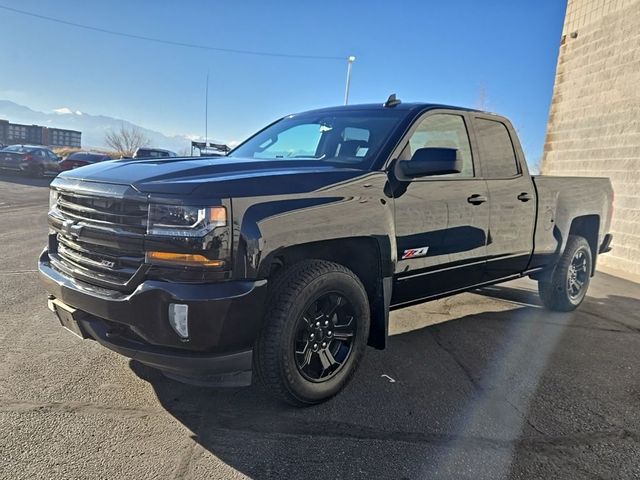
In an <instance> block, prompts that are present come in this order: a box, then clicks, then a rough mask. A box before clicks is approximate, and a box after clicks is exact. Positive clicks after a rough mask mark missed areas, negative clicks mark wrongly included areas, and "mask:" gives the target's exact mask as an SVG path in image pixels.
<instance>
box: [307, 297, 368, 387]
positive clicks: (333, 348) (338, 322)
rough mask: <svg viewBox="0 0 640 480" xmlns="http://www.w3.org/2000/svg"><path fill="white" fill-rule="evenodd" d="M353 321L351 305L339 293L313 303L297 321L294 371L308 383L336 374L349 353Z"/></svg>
mask: <svg viewBox="0 0 640 480" xmlns="http://www.w3.org/2000/svg"><path fill="white" fill-rule="evenodd" d="M356 330H357V320H356V318H355V314H354V311H353V306H352V305H351V303H350V302H349V301H348V300H347V299H346V298H345V297H343V296H342V295H340V294H339V293H327V294H324V295H322V296H321V297H320V298H318V299H317V300H315V301H313V302H312V303H311V305H310V306H309V308H307V310H306V311H305V312H304V314H303V315H302V316H301V317H300V319H299V320H298V330H297V333H296V339H295V346H294V348H295V358H296V365H297V367H298V370H299V371H300V373H301V374H302V376H303V377H304V378H306V379H307V380H309V381H312V382H324V381H327V380H328V379H330V378H332V377H333V376H334V375H336V374H337V373H338V372H339V371H340V369H341V368H342V366H343V365H344V364H345V363H346V362H347V360H348V359H349V356H350V355H351V352H352V350H353V339H354V335H355V333H356Z"/></svg>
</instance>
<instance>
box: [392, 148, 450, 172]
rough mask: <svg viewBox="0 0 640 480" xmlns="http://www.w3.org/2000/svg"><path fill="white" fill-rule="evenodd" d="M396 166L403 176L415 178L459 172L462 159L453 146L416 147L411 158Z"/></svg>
mask: <svg viewBox="0 0 640 480" xmlns="http://www.w3.org/2000/svg"><path fill="white" fill-rule="evenodd" d="M398 167H399V168H400V171H401V172H402V174H403V175H404V176H405V177H409V178H416V177H426V176H431V175H448V174H450V173H460V172H461V171H462V161H461V160H459V159H458V150H457V149H455V148H440V147H427V148H419V149H417V150H416V151H415V152H414V153H413V156H412V157H411V160H402V161H400V162H398Z"/></svg>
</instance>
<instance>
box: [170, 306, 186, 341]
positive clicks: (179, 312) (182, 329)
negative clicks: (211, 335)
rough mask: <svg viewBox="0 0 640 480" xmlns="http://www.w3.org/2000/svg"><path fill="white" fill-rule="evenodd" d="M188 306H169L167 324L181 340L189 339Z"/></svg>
mask: <svg viewBox="0 0 640 480" xmlns="http://www.w3.org/2000/svg"><path fill="white" fill-rule="evenodd" d="M188 317H189V305H183V304H181V303H170V304H169V324H170V325H171V327H172V328H173V329H174V330H175V331H176V333H177V334H178V335H180V337H181V338H189V318H188Z"/></svg>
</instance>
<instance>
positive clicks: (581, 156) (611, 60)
mask: <svg viewBox="0 0 640 480" xmlns="http://www.w3.org/2000/svg"><path fill="white" fill-rule="evenodd" d="M541 170H542V173H543V174H545V175H576V176H606V177H610V178H611V182H612V184H613V190H614V193H615V202H614V216H613V225H612V232H613V235H614V237H613V238H614V249H613V251H612V252H611V253H609V254H607V255H603V256H602V257H600V259H599V269H600V270H602V271H605V272H609V273H613V274H617V275H620V276H624V277H626V278H630V279H632V280H635V281H640V0H568V5H567V13H566V15H565V22H564V29H563V32H562V40H561V45H560V55H559V57H558V66H557V71H556V81H555V88H554V92H553V100H552V103H551V112H550V115H549V125H548V129H547V138H546V142H545V150H544V158H543V161H542V167H541Z"/></svg>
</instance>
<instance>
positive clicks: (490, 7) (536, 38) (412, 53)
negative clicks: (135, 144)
mask: <svg viewBox="0 0 640 480" xmlns="http://www.w3.org/2000/svg"><path fill="white" fill-rule="evenodd" d="M1 6H6V7H11V8H16V9H19V10H24V11H28V12H32V13H35V14H38V15H44V16H49V17H55V18H58V19H61V20H65V21H68V22H74V23H78V24H83V25H88V26H92V27H97V28H102V29H108V30H114V31H118V32H124V33H127V34H134V35H140V36H146V37H154V38H159V39H163V40H168V41H171V42H178V43H189V44H197V45H205V46H210V47H217V48H222V49H234V50H248V51H261V52H268V53H276V54H287V55H302V56H320V57H337V58H330V59H324V58H321V59H318V58H291V57H278V56H259V55H248V54H240V53H228V52H219V51H212V50H206V49H197V48H185V47H181V46H176V45H167V44H160V43H155V42H150V41H146V40H138V39H133V38H129V37H121V36H115V35H110V34H107V33H101V32H96V31H92V30H86V29H82V28H77V27H73V26H70V25H63V24H60V23H55V22H51V21H47V20H44V19H40V18H34V17H31V16H26V15H21V14H18V13H15V12H11V11H7V10H5V9H2V8H0V45H2V48H0V99H5V100H11V101H14V102H16V103H20V104H22V105H26V106H28V107H30V108H33V109H35V110H42V111H53V110H54V109H57V108H62V107H66V108H70V109H71V110H74V111H75V110H80V111H83V112H87V113H91V114H94V115H108V116H113V117H117V118H123V119H126V120H129V121H131V122H133V123H136V124H139V125H141V126H144V127H146V128H151V129H154V130H159V131H161V132H163V133H166V134H187V135H193V136H198V135H200V136H204V129H205V105H204V104H205V102H204V98H205V86H206V77H207V72H209V115H208V130H209V138H215V139H219V140H223V141H226V142H233V141H239V140H242V139H243V138H246V137H247V136H249V135H250V134H251V133H253V132H255V131H256V130H258V129H260V128H261V127H263V126H264V125H265V124H267V123H268V122H271V121H273V120H274V119H276V118H279V117H281V116H283V115H286V114H288V113H293V112H299V111H304V110H308V109H311V108H318V107H325V106H331V105H340V104H342V103H343V100H344V88H345V79H346V67H347V60H346V59H347V57H348V56H349V55H354V56H355V57H356V61H355V62H354V64H353V71H352V80H351V92H350V99H349V100H350V103H372V102H374V103H377V102H383V101H384V100H386V98H387V97H388V95H389V94H390V93H396V94H397V95H398V97H399V98H400V99H401V100H403V101H424V102H434V103H444V104H451V105H459V106H466V107H472V108H479V107H480V108H482V109H485V110H489V111H493V112H496V113H499V114H502V115H505V116H507V117H509V118H510V119H511V121H512V122H513V124H514V125H515V127H516V129H517V130H518V133H519V135H520V137H521V141H522V143H523V147H524V150H525V153H526V155H527V159H528V161H529V163H530V164H532V165H535V164H536V163H537V162H538V161H539V159H540V157H541V155H542V151H543V144H544V135H545V130H546V123H547V118H548V111H549V104H550V100H551V95H552V92H553V81H554V73H555V68H556V61H557V55H558V49H559V43H560V34H561V31H562V23H563V17H564V11H565V8H566V1H565V0H535V1H533V0H521V1H520V0H518V1H514V0H483V1H478V0H450V1H441V0H438V1H436V0H417V1H402V0H395V1H378V0H368V1H359V0H354V1H349V2H347V1H344V0H343V1H338V0H324V1H322V2H318V1H315V2H306V1H273V2H265V1H252V0H245V1H242V2H238V1H231V0H229V1H227V0H221V1H195V0H182V1H179V2H178V1H151V0H137V1H131V0H129V1H121V0H110V1H109V2H87V1H81V0H58V1H56V2H50V1H44V0H40V1H37V0H0V7H1Z"/></svg>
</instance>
